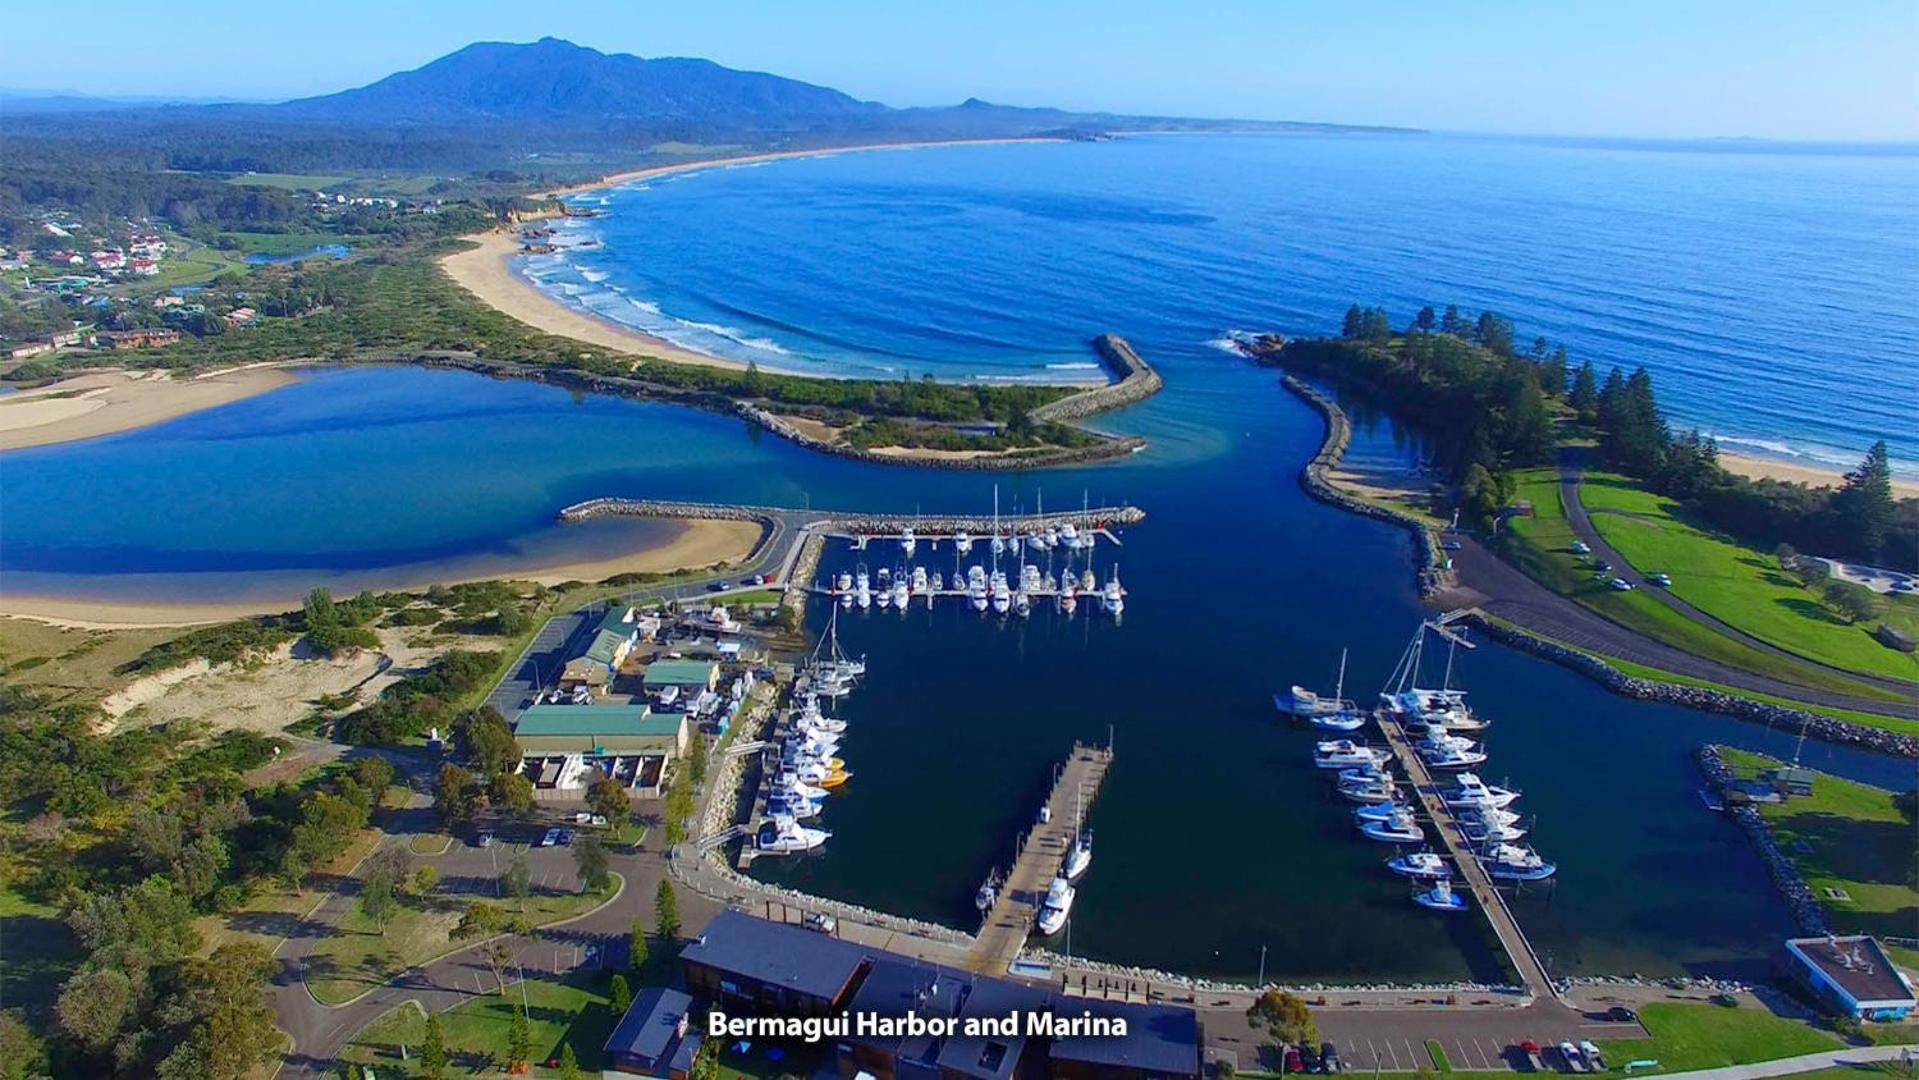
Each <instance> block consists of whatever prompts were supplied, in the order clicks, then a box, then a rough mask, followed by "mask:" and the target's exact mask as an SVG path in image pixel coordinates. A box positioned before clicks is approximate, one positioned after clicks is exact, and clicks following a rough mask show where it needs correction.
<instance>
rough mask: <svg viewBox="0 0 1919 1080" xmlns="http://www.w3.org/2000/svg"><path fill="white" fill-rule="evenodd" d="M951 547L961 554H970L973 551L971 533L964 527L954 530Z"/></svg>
mask: <svg viewBox="0 0 1919 1080" xmlns="http://www.w3.org/2000/svg"><path fill="white" fill-rule="evenodd" d="M953 548H954V550H956V551H958V552H959V553H960V554H961V555H971V554H972V553H973V534H972V533H969V532H967V531H966V530H965V529H960V530H957V531H955V532H954V533H953Z"/></svg>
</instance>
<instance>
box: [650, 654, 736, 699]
mask: <svg viewBox="0 0 1919 1080" xmlns="http://www.w3.org/2000/svg"><path fill="white" fill-rule="evenodd" d="M643 679H644V681H645V686H646V692H647V693H649V694H657V693H659V692H660V691H662V690H665V689H667V688H668V687H673V688H676V689H678V690H679V692H680V693H682V694H686V695H689V696H693V695H698V694H701V693H704V692H706V691H708V690H711V689H713V688H714V687H715V686H718V685H719V682H720V665H718V664H716V663H713V662H712V661H710V660H655V661H653V662H652V663H651V664H648V665H647V666H646V674H645V675H644V676H643Z"/></svg>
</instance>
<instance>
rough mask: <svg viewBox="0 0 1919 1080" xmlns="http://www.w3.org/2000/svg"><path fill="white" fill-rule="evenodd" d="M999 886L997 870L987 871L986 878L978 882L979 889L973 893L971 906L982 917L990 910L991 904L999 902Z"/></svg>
mask: <svg viewBox="0 0 1919 1080" xmlns="http://www.w3.org/2000/svg"><path fill="white" fill-rule="evenodd" d="M999 888H1000V880H999V871H998V870H989V871H987V874H986V880H985V881H982V882H980V886H979V890H978V891H977V892H975V893H974V894H973V906H974V907H975V908H978V909H979V913H980V915H981V916H982V917H983V916H985V915H986V913H987V912H989V911H992V910H993V905H994V904H996V903H998V902H999Z"/></svg>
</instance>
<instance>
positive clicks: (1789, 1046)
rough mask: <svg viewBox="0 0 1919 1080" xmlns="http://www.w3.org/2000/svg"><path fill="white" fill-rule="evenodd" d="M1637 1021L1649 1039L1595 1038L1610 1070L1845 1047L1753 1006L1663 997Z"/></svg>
mask: <svg viewBox="0 0 1919 1080" xmlns="http://www.w3.org/2000/svg"><path fill="white" fill-rule="evenodd" d="M1639 1019H1640V1021H1641V1022H1642V1023H1644V1024H1645V1025H1646V1030H1647V1031H1649V1032H1651V1033H1652V1038H1650V1039H1600V1040H1598V1042H1599V1049H1600V1050H1601V1051H1602V1052H1603V1053H1604V1054H1605V1055H1606V1063H1607V1065H1609V1066H1610V1067H1611V1068H1613V1069H1615V1070H1617V1069H1620V1068H1621V1067H1622V1066H1624V1065H1625V1064H1626V1062H1628V1061H1637V1060H1652V1061H1657V1062H1659V1069H1658V1071H1659V1072H1679V1071H1680V1070H1683V1069H1710V1068H1716V1067H1718V1066H1722V1065H1743V1064H1746V1063H1748V1062H1754V1061H1770V1060H1772V1059H1774V1058H1786V1057H1797V1056H1798V1055H1800V1054H1815V1053H1818V1052H1819V1051H1821V1050H1837V1049H1839V1048H1841V1047H1842V1046H1844V1045H1845V1044H1844V1043H1842V1042H1840V1041H1839V1039H1838V1038H1837V1037H1836V1036H1834V1035H1831V1034H1829V1033H1827V1032H1824V1031H1820V1030H1818V1029H1816V1028H1812V1027H1808V1026H1807V1025H1805V1024H1802V1023H1799V1022H1798V1021H1796V1020H1787V1019H1784V1018H1782V1017H1778V1016H1774V1015H1773V1014H1772V1013H1770V1012H1767V1011H1766V1010H1765V1009H1762V1008H1757V1007H1755V1006H1752V1005H1741V1006H1739V1007H1738V1008H1734V1009H1728V1008H1723V1007H1721V1006H1718V1005H1688V1004H1680V1003H1677V1002H1663V1001H1662V1002H1654V1003H1653V1004H1650V1005H1647V1006H1645V1007H1644V1008H1642V1009H1640V1010H1639ZM1647 1071H1651V1070H1647Z"/></svg>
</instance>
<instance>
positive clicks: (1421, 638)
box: [1379, 613, 1489, 731]
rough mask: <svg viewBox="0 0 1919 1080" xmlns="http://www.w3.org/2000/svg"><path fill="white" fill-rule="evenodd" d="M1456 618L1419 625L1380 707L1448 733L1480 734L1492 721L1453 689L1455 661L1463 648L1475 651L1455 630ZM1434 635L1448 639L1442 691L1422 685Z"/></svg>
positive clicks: (1439, 619) (1430, 620)
mask: <svg viewBox="0 0 1919 1080" xmlns="http://www.w3.org/2000/svg"><path fill="white" fill-rule="evenodd" d="M1455 618H1456V616H1455V615H1453V614H1450V613H1449V614H1446V615H1441V616H1440V617H1439V618H1436V619H1428V620H1425V621H1422V622H1421V623H1420V624H1419V629H1418V630H1415V631H1414V632H1413V639H1412V641H1411V642H1410V643H1409V644H1408V645H1407V646H1406V651H1405V652H1404V653H1401V654H1400V657H1399V664H1398V665H1397V666H1396V667H1395V668H1394V669H1393V674H1392V678H1391V688H1390V689H1388V690H1382V691H1380V694H1379V700H1380V704H1382V705H1384V706H1385V707H1386V708H1388V709H1390V710H1392V713H1393V715H1394V716H1396V717H1399V718H1401V719H1402V720H1406V721H1413V722H1424V723H1427V724H1434V725H1438V726H1440V727H1443V728H1445V729H1446V730H1448V731H1478V730H1480V729H1482V728H1484V727H1486V726H1487V725H1488V723H1489V721H1486V720H1483V719H1481V718H1479V717H1478V716H1475V715H1474V714H1473V711H1472V710H1471V709H1470V708H1468V707H1467V705H1466V691H1464V690H1456V689H1454V688H1453V685H1452V681H1453V659H1454V657H1455V655H1456V654H1457V653H1458V651H1459V646H1461V645H1464V646H1466V647H1467V648H1468V649H1471V648H1475V647H1476V646H1474V645H1473V643H1472V642H1470V641H1467V640H1466V639H1465V638H1464V637H1463V636H1461V635H1460V633H1459V631H1457V630H1455V629H1453V628H1452V626H1451V623H1452V622H1453V620H1454V619H1455ZM1428 631H1430V632H1432V633H1435V634H1438V635H1439V636H1440V637H1442V638H1444V639H1446V642H1447V650H1446V676H1445V679H1444V680H1443V681H1442V682H1441V683H1440V686H1439V688H1438V689H1430V688H1426V687H1421V686H1420V685H1419V667H1420V660H1421V658H1422V657H1423V655H1424V653H1425V649H1426V634H1427V632H1428Z"/></svg>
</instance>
